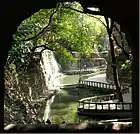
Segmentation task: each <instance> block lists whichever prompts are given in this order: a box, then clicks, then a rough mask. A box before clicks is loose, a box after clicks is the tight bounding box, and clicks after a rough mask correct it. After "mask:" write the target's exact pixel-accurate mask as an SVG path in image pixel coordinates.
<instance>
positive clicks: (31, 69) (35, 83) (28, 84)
mask: <svg viewBox="0 0 140 134" xmlns="http://www.w3.org/2000/svg"><path fill="white" fill-rule="evenodd" d="M18 81H19V84H18V86H19V88H20V90H22V91H23V92H24V93H26V94H27V95H29V96H31V99H33V100H34V99H38V98H39V96H42V95H43V94H44V93H45V90H47V88H46V83H45V78H44V75H43V73H42V70H41V67H40V64H39V63H38V64H36V63H33V62H32V63H30V64H29V66H28V68H27V70H26V72H24V73H22V74H20V75H19V76H18Z"/></svg>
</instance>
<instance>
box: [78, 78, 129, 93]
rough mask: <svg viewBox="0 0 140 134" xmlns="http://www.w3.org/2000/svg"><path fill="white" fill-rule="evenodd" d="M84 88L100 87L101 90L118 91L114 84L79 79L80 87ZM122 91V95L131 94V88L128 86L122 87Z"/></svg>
mask: <svg viewBox="0 0 140 134" xmlns="http://www.w3.org/2000/svg"><path fill="white" fill-rule="evenodd" d="M82 86H88V87H99V88H105V89H111V90H116V86H115V85H114V84H110V83H104V82H96V81H88V80H81V79H79V87H82ZM121 89H122V93H127V92H129V86H128V85H123V86H121Z"/></svg>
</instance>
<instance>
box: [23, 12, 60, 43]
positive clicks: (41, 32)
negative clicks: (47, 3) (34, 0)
mask: <svg viewBox="0 0 140 134" xmlns="http://www.w3.org/2000/svg"><path fill="white" fill-rule="evenodd" d="M57 11H58V9H56V10H55V11H53V12H52V14H51V15H50V18H49V22H48V25H47V26H45V27H44V28H43V29H42V30H41V31H40V32H39V33H38V34H36V35H35V36H33V37H30V38H28V39H25V40H23V41H29V40H32V39H34V38H36V37H38V36H39V35H41V34H43V33H44V32H46V31H47V28H48V27H49V25H50V24H51V22H52V17H53V15H54V14H55V13H56V12H57Z"/></svg>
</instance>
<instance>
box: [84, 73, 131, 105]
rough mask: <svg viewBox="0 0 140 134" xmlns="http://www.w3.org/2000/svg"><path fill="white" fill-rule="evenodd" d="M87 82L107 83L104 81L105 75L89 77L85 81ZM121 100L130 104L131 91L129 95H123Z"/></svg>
mask: <svg viewBox="0 0 140 134" xmlns="http://www.w3.org/2000/svg"><path fill="white" fill-rule="evenodd" d="M86 80H88V81H96V82H103V83H108V82H107V81H106V74H99V75H95V76H92V77H89V78H88V79H86ZM123 99H124V102H128V103H129V102H130V103H131V102H132V91H130V92H129V93H127V94H123Z"/></svg>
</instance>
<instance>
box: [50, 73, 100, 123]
mask: <svg viewBox="0 0 140 134" xmlns="http://www.w3.org/2000/svg"><path fill="white" fill-rule="evenodd" d="M78 79H79V75H64V77H61V78H59V84H60V85H63V84H76V83H78ZM96 95H102V94H101V93H99V92H98V93H97V91H96V92H95V90H94V89H88V88H86V89H83V88H68V89H60V92H59V93H58V94H57V95H56V96H55V99H54V101H53V103H52V104H51V108H50V109H51V112H50V119H51V120H52V122H53V123H62V122H63V121H65V122H67V123H78V122H92V121H94V120H95V119H93V118H89V117H86V116H84V117H83V116H78V115H77V106H78V100H79V99H82V98H85V97H91V96H96Z"/></svg>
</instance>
